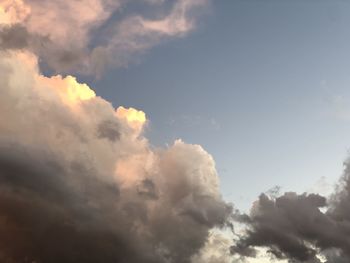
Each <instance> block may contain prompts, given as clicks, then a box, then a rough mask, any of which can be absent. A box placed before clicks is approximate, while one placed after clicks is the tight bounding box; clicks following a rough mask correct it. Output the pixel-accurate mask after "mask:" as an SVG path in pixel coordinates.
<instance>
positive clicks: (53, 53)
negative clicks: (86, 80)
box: [0, 0, 208, 74]
mask: <svg viewBox="0 0 350 263" xmlns="http://www.w3.org/2000/svg"><path fill="white" fill-rule="evenodd" d="M207 2H208V0H176V1H163V0H155V1H154V0H140V1H133V0H86V1H80V0H50V1H38V0H0V48H1V49H24V48H25V49H29V50H32V51H33V52H35V53H36V54H37V55H38V56H39V57H40V59H42V60H43V61H44V63H46V65H48V66H49V67H50V68H51V69H53V70H54V71H56V72H60V73H62V72H65V73H67V72H69V73H71V71H72V70H73V71H79V72H80V73H88V74H91V73H93V74H100V73H101V71H102V70H103V69H104V67H105V66H107V65H110V64H112V65H114V66H125V65H126V64H127V63H128V62H129V61H130V60H131V59H132V58H133V55H134V54H140V53H143V52H144V51H146V50H147V49H149V48H151V47H153V46H155V45H157V44H158V43H160V42H161V41H162V40H163V39H166V38H169V37H180V36H183V35H185V34H186V33H187V32H189V31H191V30H192V29H193V28H194V26H195V22H196V17H197V15H198V13H200V12H201V11H200V10H203V8H204V7H205V6H206V5H207V4H208V3H207ZM125 10H126V11H128V10H131V11H130V12H125ZM134 10H143V12H144V13H145V14H143V13H140V12H136V11H134ZM146 14H147V15H146Z"/></svg>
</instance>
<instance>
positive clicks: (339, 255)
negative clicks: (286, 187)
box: [231, 161, 350, 263]
mask: <svg viewBox="0 0 350 263" xmlns="http://www.w3.org/2000/svg"><path fill="white" fill-rule="evenodd" d="M349 167H350V163H349V162H348V161H347V162H346V163H345V172H344V176H343V178H342V180H341V183H340V184H339V186H338V188H337V190H336V191H335V193H334V194H333V195H332V197H331V198H330V199H329V200H327V199H326V198H325V197H323V196H320V195H318V194H306V193H305V194H296V193H293V192H290V193H285V194H283V195H281V196H278V197H268V196H267V195H266V194H262V195H261V196H260V197H259V199H258V200H257V201H256V202H255V203H254V205H253V206H252V209H251V212H250V214H249V215H238V216H236V220H237V221H239V222H241V223H244V224H245V225H246V226H247V229H246V232H245V233H244V234H242V235H241V237H240V238H239V241H238V242H237V243H235V244H234V245H233V246H232V248H231V251H232V253H233V254H240V255H242V256H244V257H255V255H256V251H257V250H256V248H259V247H263V248H267V249H268V252H270V253H271V255H273V256H274V257H275V258H278V259H288V260H289V262H328V263H337V262H349V260H350V250H349V248H350V238H349V233H350V206H349V204H350V179H349V178H350V169H349ZM321 259H322V261H321Z"/></svg>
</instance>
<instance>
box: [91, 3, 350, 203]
mask: <svg viewBox="0 0 350 263" xmlns="http://www.w3.org/2000/svg"><path fill="white" fill-rule="evenodd" d="M349 11H350V3H348V2H347V1H322V0H321V1H271V0H266V1H250V0H249V1H231V0H218V1H215V2H213V3H212V5H211V7H210V10H209V12H207V14H206V15H205V16H203V17H201V20H200V23H199V26H198V28H197V29H196V31H195V32H192V33H191V34H189V35H187V36H186V37H183V38H179V39H176V40H173V41H169V42H167V43H163V44H162V45H160V46H159V47H157V48H155V49H152V50H151V51H150V52H148V53H147V54H145V55H144V56H142V57H141V58H140V59H138V61H137V62H135V63H133V64H131V65H129V66H127V67H126V68H122V69H118V70H115V69H111V70H109V71H108V72H107V73H106V74H105V75H104V76H103V77H102V78H101V79H98V80H92V83H93V85H94V86H95V87H96V92H97V94H99V95H101V96H102V97H105V98H108V99H109V100H110V101H111V102H113V104H114V105H121V104H123V105H128V106H134V107H137V108H139V109H142V110H144V111H145V112H146V113H147V115H148V117H149V120H150V123H149V125H148V127H147V134H148V136H149V137H150V138H151V141H152V143H153V144H155V145H165V144H171V143H172V141H173V140H174V139H176V138H181V139H183V140H184V141H186V142H189V143H198V144H200V145H203V147H204V148H205V149H206V150H208V152H210V153H211V154H212V155H213V156H214V158H215V161H216V164H217V168H218V171H219V176H220V180H221V188H222V190H223V194H224V196H225V198H227V199H228V200H230V201H232V202H234V204H235V205H236V206H238V207H239V208H241V209H249V208H250V204H251V203H252V201H254V200H255V199H256V196H257V195H258V194H259V193H261V192H265V191H268V190H269V189H270V188H273V187H274V186H276V185H277V186H280V187H281V188H282V190H287V189H288V190H293V191H297V192H304V191H311V190H313V191H319V192H322V193H328V192H329V190H330V189H332V187H333V184H334V183H335V182H336V181H337V180H338V178H339V176H340V175H341V174H342V171H343V162H344V161H345V159H346V158H347V153H348V149H349V145H350V144H349V142H350V132H349V131H350V127H349V121H350V106H349V102H350V93H349V89H348V87H349V85H350V77H349V74H348V73H349V68H350V55H349V52H348V48H349V46H350V34H349V30H348V25H349V22H350V18H349V16H348V15H347V14H348V13H349Z"/></svg>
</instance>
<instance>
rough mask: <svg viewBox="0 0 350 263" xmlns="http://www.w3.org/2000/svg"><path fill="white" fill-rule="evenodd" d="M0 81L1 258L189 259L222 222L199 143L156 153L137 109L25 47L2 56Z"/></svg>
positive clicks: (210, 167)
mask: <svg viewBox="0 0 350 263" xmlns="http://www.w3.org/2000/svg"><path fill="white" fill-rule="evenodd" d="M0 86H1V89H0V236H1V239H0V261H1V262H26V261H29V262H106V263H108V262H191V260H193V257H195V255H197V254H198V253H200V251H202V250H201V249H203V247H204V246H205V244H206V243H207V240H208V237H209V231H210V230H211V229H213V228H215V227H222V226H224V225H225V224H226V222H227V219H228V218H229V215H230V213H231V207H230V206H229V205H228V204H227V203H225V202H224V201H223V200H222V198H221V195H220V192H219V182H218V177H217V174H216V170H215V163H214V160H213V158H212V157H211V156H210V155H209V154H208V153H207V152H205V151H204V150H203V149H202V148H201V147H200V146H198V145H190V144H186V143H184V142H182V141H181V140H178V141H176V142H175V143H174V144H173V145H172V146H170V147H168V148H165V149H154V148H153V147H151V146H150V145H149V143H148V141H147V139H146V138H144V137H143V135H142V130H143V126H144V125H145V124H146V122H147V121H146V118H145V114H144V113H143V112H141V111H138V110H136V109H132V108H130V109H127V108H122V107H121V108H118V109H117V110H115V109H114V108H113V107H112V105H111V104H110V103H109V102H107V101H105V100H104V99H102V98H100V97H98V96H96V95H95V93H94V92H93V91H92V90H91V89H90V88H89V87H88V86H87V85H86V84H81V83H79V82H77V80H76V79H75V78H74V77H71V76H67V77H61V76H55V77H51V78H48V77H45V76H43V75H41V74H40V72H39V70H38V64H37V58H36V57H35V56H34V55H32V54H31V53H28V52H21V53H20V52H2V53H1V54H0ZM201 253H203V252H201Z"/></svg>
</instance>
